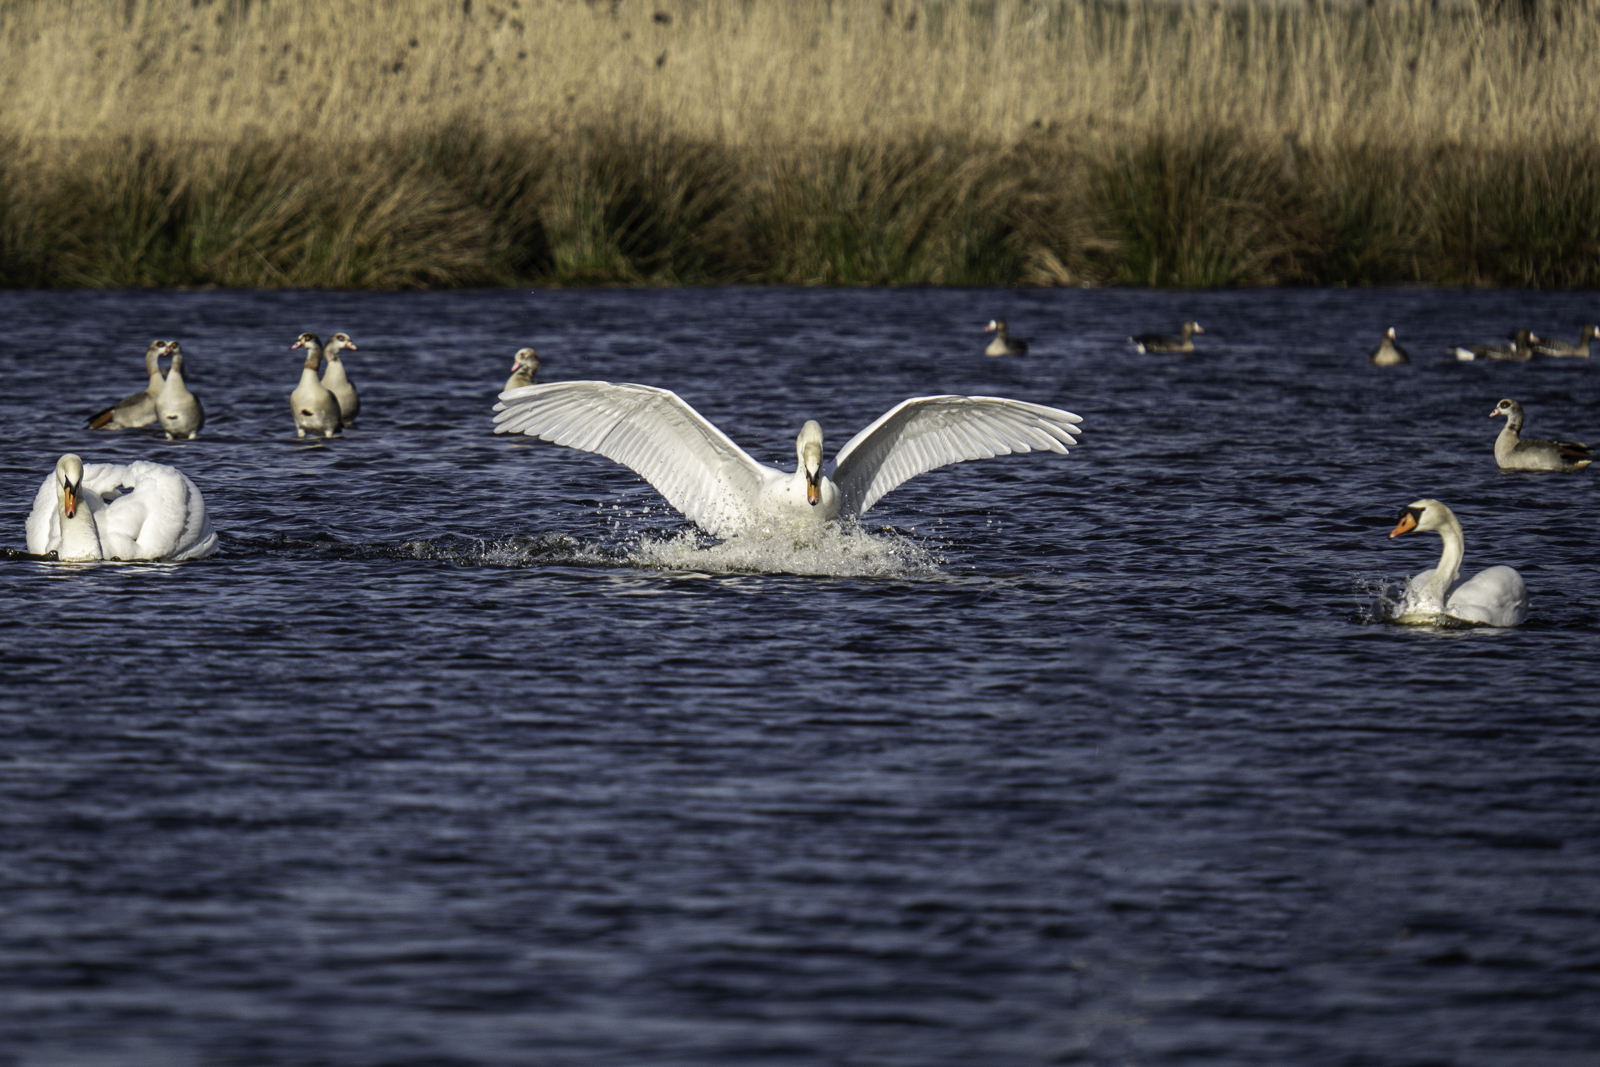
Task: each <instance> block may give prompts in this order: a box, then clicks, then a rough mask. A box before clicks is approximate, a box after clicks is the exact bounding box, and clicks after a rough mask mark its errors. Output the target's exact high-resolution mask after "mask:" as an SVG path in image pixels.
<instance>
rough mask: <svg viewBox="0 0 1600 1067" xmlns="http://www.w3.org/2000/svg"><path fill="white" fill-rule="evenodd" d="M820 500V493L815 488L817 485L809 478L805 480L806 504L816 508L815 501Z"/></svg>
mask: <svg viewBox="0 0 1600 1067" xmlns="http://www.w3.org/2000/svg"><path fill="white" fill-rule="evenodd" d="M820 499H822V492H821V490H819V489H818V488H817V483H816V482H814V481H812V480H811V479H810V478H807V479H806V503H807V504H810V505H811V506H812V507H816V506H817V501H818V500H820Z"/></svg>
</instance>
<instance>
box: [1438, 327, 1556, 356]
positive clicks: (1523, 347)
mask: <svg viewBox="0 0 1600 1067" xmlns="http://www.w3.org/2000/svg"><path fill="white" fill-rule="evenodd" d="M1511 337H1512V339H1511V341H1510V343H1508V344H1502V343H1500V342H1498V341H1496V342H1494V343H1492V344H1487V345H1457V346H1456V347H1455V348H1453V349H1451V351H1452V352H1454V353H1455V354H1456V358H1457V359H1459V360H1462V361H1471V360H1474V359H1500V360H1511V361H1512V362H1516V363H1522V362H1526V361H1527V360H1530V359H1532V358H1533V345H1534V344H1535V343H1536V342H1537V341H1538V340H1539V339H1538V338H1537V337H1535V336H1534V335H1533V331H1531V330H1518V331H1517V332H1516V333H1514V334H1512V335H1511Z"/></svg>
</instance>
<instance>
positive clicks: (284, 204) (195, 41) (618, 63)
mask: <svg viewBox="0 0 1600 1067" xmlns="http://www.w3.org/2000/svg"><path fill="white" fill-rule="evenodd" d="M1597 46H1600V21H1597V20H1596V18H1595V16H1594V15H1593V14H1592V13H1591V12H1590V11H1589V10H1588V9H1587V6H1586V4H1584V3H1571V4H1567V5H1566V6H1563V7H1558V8H1550V9H1544V13H1543V14H1541V15H1540V16H1539V17H1538V18H1537V19H1534V20H1532V21H1526V20H1523V21H1502V20H1496V19H1492V18H1491V19H1485V18H1484V17H1483V15H1481V14H1480V12H1479V10H1478V9H1477V8H1476V7H1470V6H1444V7H1437V8H1436V7H1435V6H1434V5H1433V4H1431V3H1427V2H1421V3H1411V2H1402V3H1385V4H1381V5H1374V6H1370V7H1368V6H1355V5H1345V4H1337V5H1335V4H1329V3H1324V2H1315V0H1314V2H1310V3H1305V4H1296V3H1289V2H1283V3H1272V2H1260V3H1255V2H1246V3H1235V4H1206V5H1176V4H1164V3H1159V4H1131V5H1125V4H1108V3H1093V2H1082V0H1033V2H1029V0H988V2H984V0H968V2H962V3H953V2H941V0H836V2H834V3H832V4H830V5H828V6H821V5H813V4H806V3H771V4H749V3H744V2H740V0H697V2H696V0H655V2H653V3H642V2H640V0H604V2H594V3H579V2H565V3H563V2H558V0H498V2H488V0H452V2H449V3H442V2H435V0H378V2H375V3H373V4H370V5H367V4H329V3H309V2H302V0H124V2H122V3H116V4H109V3H105V2H103V0H10V2H9V3H6V4H4V5H0V99H3V100H5V101H6V103H5V105H4V106H3V109H0V149H4V151H3V154H0V284H12V285H18V284H224V285H331V286H380V287H382V286H408V285H452V284H486V283H497V282H509V281H513V280H527V279H541V280H547V281H556V282H573V283H587V282H663V283H677V282H697V281H715V280H767V281H783V282H829V283H923V282H926V283H951V284H955V283H967V284H985V283H987V284H995V283H1014V282H1018V281H1028V282H1036V283H1059V282H1069V281H1073V282H1076V281H1091V282H1121V283H1126V284H1157V285H1170V284H1178V285H1215V284H1259V283H1271V282H1353V283H1368V282H1372V283H1377V282H1392V281H1402V280H1418V281H1436V282H1466V283H1476V284H1517V285H1531V284H1559V285H1593V284H1596V283H1597V282H1600V255H1597V253H1600V233H1597V226H1600V223H1597V221H1596V220H1597V219H1600V212H1596V210H1595V208H1596V207H1597V206H1600V179H1596V178H1594V177H1592V175H1594V174H1595V173H1596V170H1595V167H1594V164H1595V162H1596V161H1597V158H1600V149H1597V145H1600V138H1597V137H1596V129H1595V120H1594V117H1593V116H1594V111H1593V106H1592V105H1593V101H1594V100H1595V99H1596V89H1597V84H1596V81H1597V72H1596V71H1595V62H1594V59H1593V56H1595V55H1597V54H1600V48H1597Z"/></svg>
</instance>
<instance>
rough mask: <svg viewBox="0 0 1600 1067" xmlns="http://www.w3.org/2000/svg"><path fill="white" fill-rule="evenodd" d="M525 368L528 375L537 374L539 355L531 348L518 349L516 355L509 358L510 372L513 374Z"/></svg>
mask: <svg viewBox="0 0 1600 1067" xmlns="http://www.w3.org/2000/svg"><path fill="white" fill-rule="evenodd" d="M523 368H527V371H528V373H529V374H537V373H539V353H537V352H535V351H534V350H533V349H531V348H519V349H517V354H516V355H514V356H512V357H511V370H512V371H513V372H516V371H519V370H522V369H523Z"/></svg>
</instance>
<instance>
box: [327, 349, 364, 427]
mask: <svg viewBox="0 0 1600 1067" xmlns="http://www.w3.org/2000/svg"><path fill="white" fill-rule="evenodd" d="M346 348H348V349H349V350H350V351H352V352H355V351H357V348H356V343H355V342H354V341H352V340H350V335H349V334H347V333H342V332H341V333H336V334H334V335H333V336H332V337H330V338H328V343H327V344H326V345H325V346H323V349H322V358H323V359H325V360H327V361H328V366H327V369H326V370H324V371H323V372H322V387H323V388H324V389H326V390H327V391H328V392H330V393H332V394H333V396H334V399H335V400H337V401H339V422H340V424H341V425H343V426H354V425H355V421H356V416H357V415H359V414H360V413H361V397H360V396H358V395H357V394H356V387H355V386H354V385H353V384H352V383H351V381H350V379H349V378H348V377H346V375H345V372H344V361H343V360H342V359H340V358H339V353H340V352H341V351H343V350H344V349H346Z"/></svg>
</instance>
